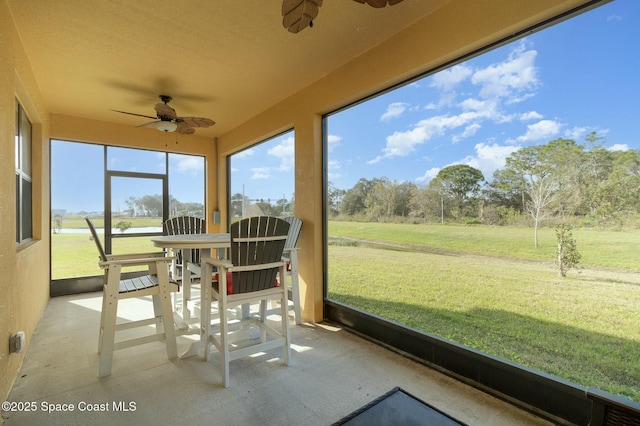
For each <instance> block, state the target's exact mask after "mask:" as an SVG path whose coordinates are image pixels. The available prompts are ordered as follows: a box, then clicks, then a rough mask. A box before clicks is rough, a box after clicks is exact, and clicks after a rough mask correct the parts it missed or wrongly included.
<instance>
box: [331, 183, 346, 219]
mask: <svg viewBox="0 0 640 426" xmlns="http://www.w3.org/2000/svg"><path fill="white" fill-rule="evenodd" d="M344 194H345V190H344V189H339V188H337V187H336V186H335V185H334V184H333V182H329V184H328V185H327V208H328V209H329V213H330V214H331V215H333V216H335V215H337V214H338V213H339V212H340V203H341V202H342V199H343V197H344Z"/></svg>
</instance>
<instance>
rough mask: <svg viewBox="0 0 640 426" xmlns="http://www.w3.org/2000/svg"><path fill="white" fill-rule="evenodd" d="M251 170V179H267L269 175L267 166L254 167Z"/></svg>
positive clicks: (269, 171)
mask: <svg viewBox="0 0 640 426" xmlns="http://www.w3.org/2000/svg"><path fill="white" fill-rule="evenodd" d="M251 171H252V172H253V174H252V175H251V179H254V180H260V179H269V178H270V177H271V169H270V168H269V167H256V168H253V169H251Z"/></svg>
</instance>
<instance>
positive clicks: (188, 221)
mask: <svg viewBox="0 0 640 426" xmlns="http://www.w3.org/2000/svg"><path fill="white" fill-rule="evenodd" d="M204 228H205V222H204V219H202V218H199V217H195V216H176V217H172V218H171V219H168V220H166V221H165V222H164V223H163V224H162V234H163V235H185V234H204V232H205V230H204ZM191 261H192V262H193V263H200V250H198V249H191ZM178 263H182V253H181V252H178Z"/></svg>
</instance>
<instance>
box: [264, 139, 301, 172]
mask: <svg viewBox="0 0 640 426" xmlns="http://www.w3.org/2000/svg"><path fill="white" fill-rule="evenodd" d="M294 149H295V146H294V139H293V136H290V137H288V138H286V139H284V140H282V141H281V142H280V143H279V144H278V145H276V146H274V147H272V148H269V150H268V151H267V154H269V155H273V156H274V157H276V158H278V159H280V166H279V167H278V170H280V171H289V170H291V169H292V168H293V165H294V161H295V158H294V155H295V151H294Z"/></svg>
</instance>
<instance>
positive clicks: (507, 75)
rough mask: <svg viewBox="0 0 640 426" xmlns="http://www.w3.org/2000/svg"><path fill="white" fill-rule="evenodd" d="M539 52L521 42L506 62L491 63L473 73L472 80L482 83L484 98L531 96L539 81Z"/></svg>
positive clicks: (521, 98)
mask: <svg viewBox="0 0 640 426" xmlns="http://www.w3.org/2000/svg"><path fill="white" fill-rule="evenodd" d="M537 54H538V52H536V51H535V50H526V46H525V43H524V42H521V43H520V44H518V46H516V48H514V49H513V50H512V51H511V53H510V54H509V58H508V59H507V60H505V61H504V62H500V63H498V64H493V65H490V66H488V67H486V68H484V69H480V70H477V71H475V72H474V73H473V76H472V77H471V81H472V82H473V83H474V84H478V85H480V86H481V87H480V96H481V97H483V98H504V99H506V102H511V103H513V102H516V101H521V100H523V99H526V98H528V97H530V96H531V95H532V94H531V93H527V92H531V91H533V90H535V89H536V88H537V87H538V85H539V81H538V78H537V68H536V67H535V59H536V56H537Z"/></svg>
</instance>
